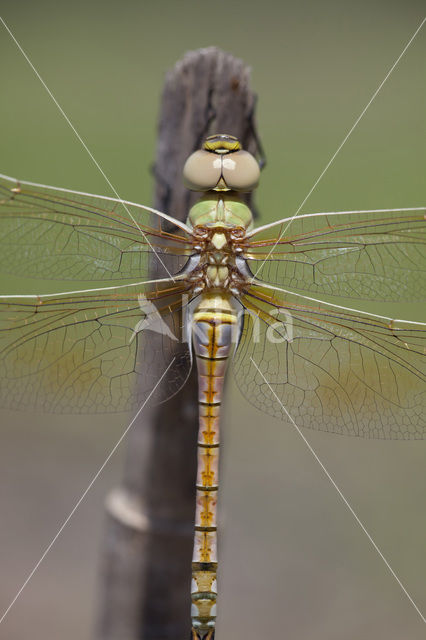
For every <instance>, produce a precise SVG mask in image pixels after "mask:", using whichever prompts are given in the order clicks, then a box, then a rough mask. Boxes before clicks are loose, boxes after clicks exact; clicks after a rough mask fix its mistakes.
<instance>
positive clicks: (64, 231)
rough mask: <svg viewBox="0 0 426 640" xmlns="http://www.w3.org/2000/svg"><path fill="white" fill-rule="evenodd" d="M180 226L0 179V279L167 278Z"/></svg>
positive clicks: (178, 249)
mask: <svg viewBox="0 0 426 640" xmlns="http://www.w3.org/2000/svg"><path fill="white" fill-rule="evenodd" d="M190 252H191V245H190V242H189V236H188V233H187V232H186V225H184V224H183V223H180V222H178V221H177V220H174V219H172V218H170V217H169V216H165V215H164V214H160V213H159V212H155V211H154V210H152V209H149V208H148V207H143V206H142V205H137V204H134V203H130V202H126V201H120V200H117V199H113V198H105V197H102V196H93V195H90V194H84V193H80V192H76V191H68V190H65V189H55V188H53V187H48V186H43V185H36V184H31V183H25V182H23V181H22V182H21V181H18V180H15V179H14V178H8V177H7V176H0V272H2V273H10V274H13V275H17V276H23V277H31V278H44V279H55V280H77V281H81V280H86V281H90V280H98V281H102V280H117V279H123V278H131V279H133V280H135V279H138V280H141V279H142V278H144V277H147V275H148V271H149V270H150V271H151V272H152V267H153V265H154V267H155V272H156V275H157V276H158V277H166V276H167V275H170V273H171V274H175V273H177V271H179V269H180V268H181V267H182V266H183V265H184V263H185V261H186V260H187V257H188V255H189V254H190Z"/></svg>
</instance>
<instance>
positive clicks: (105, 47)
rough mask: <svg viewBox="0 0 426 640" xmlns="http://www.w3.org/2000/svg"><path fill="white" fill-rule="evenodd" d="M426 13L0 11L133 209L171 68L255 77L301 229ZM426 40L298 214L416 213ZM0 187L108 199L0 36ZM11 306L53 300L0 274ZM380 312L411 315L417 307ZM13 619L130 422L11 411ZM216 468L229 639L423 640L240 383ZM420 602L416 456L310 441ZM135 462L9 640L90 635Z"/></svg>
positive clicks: (86, 515) (93, 505) (285, 439)
mask: <svg viewBox="0 0 426 640" xmlns="http://www.w3.org/2000/svg"><path fill="white" fill-rule="evenodd" d="M422 4H423V3H421V2H415V1H411V2H401V1H398V2H397V1H392V0H382V1H376V2H366V1H359V2H356V3H354V2H347V1H346V0H345V1H339V2H337V1H335V2H332V1H330V0H327V1H325V2H314V1H312V0H310V1H308V0H306V1H303V0H302V1H300V2H298V3H297V5H296V3H294V2H291V3H290V2H274V1H272V0H264V1H263V2H257V3H256V2H252V1H251V0H246V1H245V2H233V3H232V2H225V1H223V0H217V1H216V2H214V3H213V2H212V3H207V2H194V1H185V0H183V1H181V2H172V1H170V0H167V1H165V2H155V3H154V2H130V1H127V0H124V1H123V2H120V3H118V2H116V3H113V2H102V3H100V2H99V3H98V2H94V3H83V2H79V1H75V2H73V3H64V2H46V1H44V0H41V1H39V2H37V3H34V2H33V3H31V2H19V1H16V2H14V3H13V4H12V3H2V16H3V18H4V20H5V21H6V23H7V24H8V26H9V28H10V29H11V30H12V32H13V34H14V35H15V37H16V38H17V40H18V41H19V43H20V44H21V46H22V47H23V48H24V50H25V51H26V53H27V54H28V56H29V58H30V59H31V61H32V63H33V64H34V66H35V67H36V69H37V70H38V71H39V73H40V74H41V76H42V77H43V79H44V80H45V82H46V83H47V85H48V86H49V88H50V90H51V91H52V93H53V94H54V96H55V97H56V99H57V100H58V101H59V103H60V104H61V106H62V107H63V109H64V111H65V112H66V114H67V115H68V117H69V118H70V119H71V121H72V122H73V124H74V126H75V127H76V129H77V130H78V132H79V133H80V135H81V136H82V138H83V140H84V141H85V143H86V144H87V145H88V147H89V148H90V150H91V151H92V153H93V154H94V156H95V158H96V159H97V161H98V162H99V164H100V165H101V167H102V168H103V170H104V171H105V173H106V174H107V176H108V177H109V179H110V180H111V182H112V183H113V185H114V186H115V188H116V189H117V191H118V192H119V194H120V195H121V197H123V198H126V199H129V200H133V201H139V202H142V203H145V204H150V202H151V194H152V178H151V176H150V173H149V167H150V165H151V164H152V161H153V157H154V149H155V138H156V124H157V114H158V104H159V97H160V94H161V89H162V83H163V80H164V74H165V72H166V71H167V69H169V68H170V67H171V66H173V64H174V63H175V62H176V61H177V60H178V59H179V58H180V57H181V56H182V55H183V54H184V53H185V52H186V51H187V50H190V49H196V48H198V47H205V46H210V45H216V46H219V47H222V48H223V49H225V50H226V51H229V52H231V53H233V54H235V55H236V56H238V57H241V58H242V59H244V61H245V62H246V63H248V64H249V65H250V66H251V68H252V86H253V88H254V89H255V90H256V92H257V93H258V95H259V103H258V112H257V118H258V124H259V130H260V133H261V137H262V141H263V144H264V147H265V149H266V153H267V158H268V166H267V169H266V170H265V172H264V174H263V176H262V184H261V187H260V188H259V191H258V195H257V203H258V206H259V209H260V211H261V214H262V221H265V222H266V221H268V220H273V219H276V218H278V217H283V216H285V215H291V214H292V213H294V211H295V210H296V209H297V208H298V206H299V205H300V203H301V202H302V200H303V199H304V198H305V196H306V194H307V193H308V191H309V190H310V188H311V187H312V185H313V184H314V182H315V181H316V179H317V177H318V176H319V174H320V173H321V171H322V170H323V168H324V167H325V165H326V164H327V162H328V160H329V159H330V157H331V156H332V154H333V153H334V152H335V151H336V149H337V147H338V146H339V144H340V143H341V141H342V140H343V138H344V136H345V135H346V133H347V131H348V130H349V128H350V127H351V126H352V124H353V123H354V122H355V120H356V118H357V117H358V116H359V114H360V113H361V111H362V109H363V108H364V106H365V105H366V104H367V102H368V100H369V99H370V97H371V96H372V94H373V92H374V91H375V90H376V89H377V87H378V85H379V84H380V82H381V81H382V80H383V78H384V76H385V75H386V73H387V72H388V70H389V69H390V67H391V66H392V64H393V62H394V61H395V60H396V58H397V57H398V55H399V54H400V53H401V51H402V49H403V47H404V46H405V44H406V43H407V42H408V40H409V39H410V37H411V35H412V34H413V33H414V31H415V30H416V28H417V27H418V25H419V24H420V22H421V20H422V17H423V13H424V11H423V7H422ZM424 56H425V33H424V32H422V33H420V34H419V36H418V37H417V38H416V39H415V41H414V42H413V44H412V46H411V47H410V48H409V50H408V51H407V53H406V54H405V56H404V57H403V59H402V60H401V62H400V63H399V65H398V66H397V68H396V69H395V71H394V72H393V74H392V75H391V77H390V78H389V80H388V82H387V83H386V84H385V86H384V87H383V89H382V91H381V92H380V94H379V95H378V97H377V98H376V100H375V101H374V103H373V104H372V106H371V107H370V108H369V110H368V112H367V113H366V115H365V116H364V117H363V118H362V120H361V122H360V124H359V126H358V127H357V128H356V130H355V131H354V133H353V134H352V136H351V137H350V139H349V140H348V142H347V143H346V144H345V146H344V147H343V149H342V151H341V152H340V153H339V155H338V157H337V158H336V160H335V161H334V163H333V164H332V166H331V167H330V169H329V170H328V171H327V173H326V175H325V176H324V178H323V179H322V180H321V182H320V184H319V185H318V186H317V188H316V189H315V191H314V192H313V193H312V195H311V197H310V198H309V200H308V201H307V203H306V205H305V207H304V209H303V210H304V211H327V210H336V209H351V208H354V209H355V208H356V209H362V208H375V207H377V208H385V207H398V206H402V207H409V206H416V205H421V204H424V203H425V199H426V198H425V189H424V167H425V155H426V153H425V144H424V140H425V135H424V134H425V120H424V110H425V81H424V79H425V63H424V60H425V57H424ZM0 65H1V77H2V93H1V96H2V97H1V100H0V115H1V120H0V121H1V138H0V171H1V172H3V173H6V174H8V175H12V176H16V177H20V178H22V179H27V180H31V181H34V182H42V183H45V184H52V185H56V186H63V187H68V188H71V189H78V190H82V191H89V192H93V193H100V194H105V195H112V194H111V193H110V192H109V189H108V185H107V184H106V183H105V181H104V179H103V178H102V176H101V175H100V174H99V172H98V171H97V169H96V167H95V166H94V165H93V163H92V162H91V160H90V158H89V156H88V155H87V153H86V152H85V151H84V149H83V148H82V146H81V144H80V143H79V141H78V140H77V139H76V137H75V135H74V134H73V132H72V131H71V129H70V128H69V126H68V125H67V123H66V122H65V120H64V118H63V117H62V116H61V114H60V113H59V111H58V109H57V108H56V106H55V105H54V103H53V101H52V99H51V98H50V97H49V95H48V94H47V93H46V91H45V90H44V88H43V87H42V85H41V83H40V81H39V80H38V79H37V77H36V76H35V74H34V72H33V71H32V70H31V68H30V67H29V65H28V64H27V62H26V61H25V59H24V57H23V56H22V54H21V53H20V51H19V50H18V48H17V45H16V44H15V43H14V42H13V40H12V39H11V37H10V36H9V35H8V33H7V32H6V30H5V29H4V28H3V27H1V25H0ZM0 283H1V291H2V293H18V292H26V293H31V292H37V293H39V292H41V291H54V290H55V289H57V287H58V285H57V284H55V283H52V282H49V283H43V282H35V281H31V280H28V281H27V282H23V281H22V280H14V279H13V278H10V277H9V276H8V277H5V278H3V279H1V281H0ZM375 309H376V310H377V311H378V312H381V313H384V314H387V315H394V316H398V317H403V318H412V319H419V318H420V317H421V315H420V312H421V309H419V308H418V307H417V308H416V307H415V306H408V305H405V306H399V307H394V306H393V305H380V307H375ZM1 420H2V423H1V448H0V474H1V481H0V489H1V494H0V512H1V514H2V524H1V529H0V574H1V584H0V606H1V609H0V611H2V610H3V609H4V608H6V607H7V606H8V604H9V603H10V601H11V600H12V598H13V597H14V596H15V594H16V592H17V591H18V589H19V588H20V587H21V585H22V584H23V582H24V580H25V579H26V577H27V576H28V574H29V572H30V571H31V569H32V568H33V567H34V565H35V563H36V562H37V561H38V559H39V558H40V556H41V554H42V552H43V551H44V549H45V548H46V547H47V545H48V544H49V542H50V541H51V539H52V538H53V536H54V535H55V533H56V531H57V530H58V528H59V526H60V525H61V524H62V522H63V520H64V519H65V517H66V516H67V515H68V513H69V512H70V510H71V509H72V507H73V506H74V504H75V502H76V501H77V499H78V498H79V496H80V495H81V493H82V491H83V490H84V489H85V488H86V486H87V484H88V482H89V481H90V480H91V479H92V477H93V475H94V474H95V472H96V471H97V469H98V467H99V466H100V465H101V464H102V462H103V460H104V459H105V457H106V455H107V454H108V452H109V451H110V449H111V447H112V446H113V444H114V443H115V441H116V440H117V439H118V437H119V436H120V435H121V433H122V431H123V429H124V428H125V426H127V423H128V416H126V415H115V416H109V417H107V418H104V417H103V418H102V419H101V420H93V419H92V418H85V417H78V418H70V417H66V416H65V417H57V416H55V417H52V416H42V417H41V416H34V415H30V414H23V413H22V414H18V413H11V412H2V413H1ZM223 422H224V427H223V429H224V434H225V440H226V447H225V449H224V453H223V459H222V479H223V490H222V494H221V495H222V502H221V522H222V533H221V561H222V567H221V576H220V577H221V589H222V592H221V595H220V603H219V606H220V617H219V620H218V633H217V636H218V640H221V639H224V638H232V639H233V640H242V639H243V638H244V640H258V639H259V638H269V637H271V638H275V637H279V638H286V639H289V640H293V639H294V640H296V639H297V640H305V639H306V640H311V639H314V638H315V640H341V639H342V638H344V639H345V640H352V639H353V640H355V639H357V640H358V639H359V638H360V637H362V638H364V639H366V640H373V639H374V640H375V639H376V638H386V639H387V640H399V639H401V638H404V639H405V638H407V639H408V638H410V639H416V640H417V638H419V639H420V638H423V637H424V626H423V623H422V621H421V619H420V617H419V615H418V614H417V613H416V611H415V609H414V608H413V607H412V605H411V604H410V603H409V601H408V599H407V598H406V596H405V595H404V594H403V592H402V591H401V588H400V587H399V586H398V584H397V583H396V581H395V580H394V578H393V577H392V576H391V574H390V573H389V571H388V569H387V568H386V567H385V565H384V564H383V562H382V560H381V559H380V558H379V556H378V554H377V553H376V552H375V551H374V549H373V548H372V546H371V544H370V543H369V541H368V540H367V538H366V536H365V534H364V533H363V532H362V531H361V529H360V527H359V526H358V525H357V524H356V522H355V521H354V519H353V517H352V516H351V515H350V514H349V512H348V510H347V508H346V507H345V505H344V504H343V502H342V500H341V499H340V498H339V496H338V495H337V493H336V491H335V490H334V489H333V487H332V486H331V484H330V482H329V481H328V480H327V479H326V478H325V476H324V474H323V472H322V471H321V469H320V467H319V466H318V464H317V462H316V461H315V460H314V459H313V457H312V456H311V454H310V453H309V451H308V450H307V448H306V445H305V444H304V443H303V442H302V441H301V440H300V438H299V436H298V435H297V434H296V433H295V432H294V430H293V429H292V427H291V425H286V424H283V423H279V422H277V421H274V420H273V419H271V418H269V417H266V416H264V415H262V414H261V413H259V412H258V411H256V410H254V409H253V408H252V407H250V406H249V405H248V404H247V402H246V401H245V400H244V399H242V398H241V396H240V395H239V394H238V391H237V390H236V388H235V385H234V384H233V383H232V382H230V385H229V387H228V394H227V399H226V404H225V415H224V421H223ZM306 435H307V437H308V438H309V440H310V442H311V443H312V445H313V446H314V448H315V449H316V451H317V452H318V454H319V456H320V458H321V460H322V461H323V462H324V464H325V466H326V467H327V468H328V469H329V471H330V473H331V474H332V475H333V477H334V478H335V480H336V482H337V484H338V485H339V486H340V487H341V489H342V491H343V493H344V494H345V495H346V496H347V498H348V500H349V502H350V503H351V504H352V506H353V508H354V509H355V511H356V512H357V514H358V515H359V517H360V518H361V520H362V521H363V523H364V524H365V526H366V527H367V529H368V530H369V532H370V533H371V535H372V536H373V538H374V539H375V541H376V542H377V544H378V546H379V547H380V548H381V550H382V551H383V553H384V555H385V556H386V558H387V559H388V560H389V562H390V564H391V565H392V567H393V569H394V570H395V572H396V573H397V574H398V576H399V578H400V579H401V581H402V582H403V583H404V585H405V586H406V588H407V589H408V591H409V592H410V594H411V596H412V597H413V598H414V600H415V601H416V602H417V604H418V605H419V606H420V607H422V606H423V607H424V605H425V601H426V586H425V581H424V575H425V568H426V567H425V564H426V562H425V545H424V540H425V525H426V518H425V508H424V507H425V503H424V487H425V480H426V477H425V465H424V452H425V447H424V444H423V443H419V442H414V443H398V442H374V441H371V442H370V441H367V442H365V441H361V440H357V439H349V438H340V437H338V436H331V435H327V434H321V433H316V432H306ZM123 451H124V447H122V448H121V450H120V451H119V452H118V453H117V454H116V455H115V456H114V458H113V460H112V461H111V463H110V464H109V465H108V467H107V469H106V470H105V472H104V473H103V474H102V477H101V478H100V479H99V481H98V482H97V483H96V485H95V486H94V488H93V490H92V491H91V492H90V494H89V495H88V497H87V499H86V500H85V501H84V503H83V504H82V505H81V507H80V508H79V509H78V511H77V513H76V515H75V516H74V518H73V519H72V521H71V522H70V524H69V525H68V526H67V527H66V529H65V531H64V533H63V534H62V535H61V537H60V539H59V540H58V541H57V543H56V544H55V545H54V547H53V549H52V550H51V552H50V553H49V554H48V555H47V557H46V559H45V560H44V561H43V563H42V564H41V566H40V568H39V569H38V571H37V572H36V574H35V575H34V577H33V578H32V580H31V581H30V582H29V584H28V586H27V587H26V588H25V590H24V591H23V593H22V594H21V596H20V597H19V598H18V600H17V602H16V604H15V605H14V607H13V609H12V610H11V611H10V613H9V615H8V617H7V618H6V620H5V621H4V622H3V623H2V624H1V625H0V638H1V639H4V640H6V639H7V640H21V639H23V638H31V639H32V640H51V639H52V640H56V639H57V638H58V639H59V638H60V639H61V640H71V639H76V638H78V639H79V640H89V638H91V634H92V631H93V624H94V619H95V615H96V614H95V612H96V597H97V596H96V591H97V569H98V565H99V547H100V542H101V537H102V524H103V500H104V497H105V495H106V494H107V492H108V491H109V490H110V489H111V488H112V487H113V486H115V484H116V483H117V482H118V481H119V478H120V473H121V464H122V456H123Z"/></svg>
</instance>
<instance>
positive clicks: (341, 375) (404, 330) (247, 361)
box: [234, 287, 426, 439]
mask: <svg viewBox="0 0 426 640" xmlns="http://www.w3.org/2000/svg"><path fill="white" fill-rule="evenodd" d="M301 298H302V296H300V297H297V296H292V295H291V294H288V295H286V296H285V297H284V296H282V298H280V295H279V294H277V293H274V294H272V295H271V291H267V290H264V289H262V287H254V288H252V289H251V291H250V293H248V294H247V295H245V296H243V297H242V300H241V301H242V303H243V304H244V305H245V307H246V309H247V310H248V312H249V313H246V314H245V315H244V327H243V333H242V338H241V342H240V345H239V347H238V350H237V353H236V356H235V360H234V372H235V376H236V380H237V383H238V385H239V387H240V389H241V391H242V392H243V394H244V395H245V396H246V398H247V399H248V400H249V402H251V403H252V404H254V405H255V406H256V407H258V408H259V409H261V410H263V411H265V412H266V413H269V414H271V415H273V416H274V417H278V418H282V419H283V420H288V419H289V418H288V415H290V416H291V418H292V419H293V420H294V421H295V422H296V424H297V425H298V426H301V427H309V428H312V429H320V430H323V431H330V432H334V433H341V434H348V435H357V436H363V437H368V438H399V439H418V438H424V437H425V435H426V376H425V360H426V357H425V348H426V325H422V324H420V323H417V324H416V323H404V322H399V321H398V322H396V321H395V322H392V321H389V320H387V319H381V318H379V317H374V316H369V315H366V314H363V313H362V312H356V313H353V312H348V311H344V310H342V309H339V308H337V307H333V306H332V305H316V306H315V307H314V306H307V305H302V304H301Z"/></svg>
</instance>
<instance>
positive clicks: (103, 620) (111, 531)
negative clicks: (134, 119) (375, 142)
mask: <svg viewBox="0 0 426 640" xmlns="http://www.w3.org/2000/svg"><path fill="white" fill-rule="evenodd" d="M249 76H250V71H249V68H248V67H247V66H246V65H245V64H244V63H243V62H242V61H241V60H238V59H237V58H234V57H233V56H232V55H230V54H227V53H225V52H223V51H221V50H219V49H217V48H215V47H210V48H208V49H199V50H197V51H191V52H189V53H187V54H186V55H185V56H184V57H183V59H182V60H180V61H179V62H178V63H177V64H176V65H175V67H174V68H173V69H172V71H170V72H169V73H168V74H167V77H166V81H165V86H164V91H163V96H162V100H161V109H160V119H159V132H158V144H157V156H156V161H155V179H156V184H155V198H154V206H155V208H157V209H159V210H160V211H164V212H166V213H169V214H171V215H173V216H174V217H175V218H178V219H180V220H183V221H184V220H185V219H186V216H187V213H188V210H189V208H190V206H191V204H192V203H193V202H194V200H195V199H196V197H197V195H196V194H193V193H191V192H189V191H188V190H187V189H185V188H184V187H183V183H182V178H181V176H182V168H183V165H184V162H185V160H186V158H187V157H188V156H189V155H190V153H192V152H193V151H194V150H195V149H196V148H198V147H199V146H200V144H201V142H202V140H203V139H204V138H205V137H206V136H207V135H210V134H212V133H228V134H231V135H234V136H236V137H238V139H239V140H241V142H242V144H243V147H244V148H245V149H247V150H248V151H250V152H252V153H253V154H255V153H256V151H257V141H256V134H255V129H254V122H253V115H254V108H255V102H256V100H255V95H254V93H253V92H252V91H251V89H250V87H249ZM152 270H153V272H155V265H152ZM160 339H161V337H160V336H157V335H156V334H151V336H150V344H152V348H155V347H156V346H157V348H158V346H159V343H158V342H156V341H158V340H160ZM177 349H179V346H177ZM161 373H162V372H161V371H159V372H158V377H160V376H161ZM197 430H198V408H197V391H196V379H195V376H191V378H190V380H189V381H188V383H187V384H186V386H185V388H184V389H183V390H182V391H181V392H180V393H179V394H178V395H177V396H175V397H174V398H172V399H171V400H169V401H168V402H166V403H164V404H162V405H159V406H147V407H146V409H144V411H143V413H142V414H141V416H140V418H139V419H138V422H137V423H136V424H135V425H134V427H133V429H132V431H131V432H130V433H129V436H128V452H127V458H126V464H125V470H124V478H123V482H122V486H121V487H120V488H119V489H116V490H115V491H113V492H112V493H111V495H110V496H109V498H108V501H107V523H106V535H105V545H104V552H103V558H102V580H101V595H100V614H99V623H98V629H97V637H98V639H99V640H120V639H122V640H186V639H189V636H190V579H191V555H192V544H193V522H194V510H195V504H194V500H195V466H196V439H197Z"/></svg>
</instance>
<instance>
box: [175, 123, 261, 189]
mask: <svg viewBox="0 0 426 640" xmlns="http://www.w3.org/2000/svg"><path fill="white" fill-rule="evenodd" d="M259 176H260V169H259V164H258V163H257V160H256V159H255V158H254V156H252V154H251V153H249V152H248V151H244V150H243V148H242V146H241V143H240V141H239V140H238V139H237V138H235V137H234V136H230V135H227V134H223V133H221V134H217V135H214V136H209V137H208V138H207V139H206V140H205V141H204V143H203V145H202V148H201V149H199V150H198V151H195V152H194V153H192V154H191V155H190V156H189V158H188V160H187V161H186V163H185V166H184V168H183V179H184V183H185V186H186V187H187V188H188V189H191V190H192V191H242V192H244V191H253V189H255V188H256V187H257V183H258V182H259Z"/></svg>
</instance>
